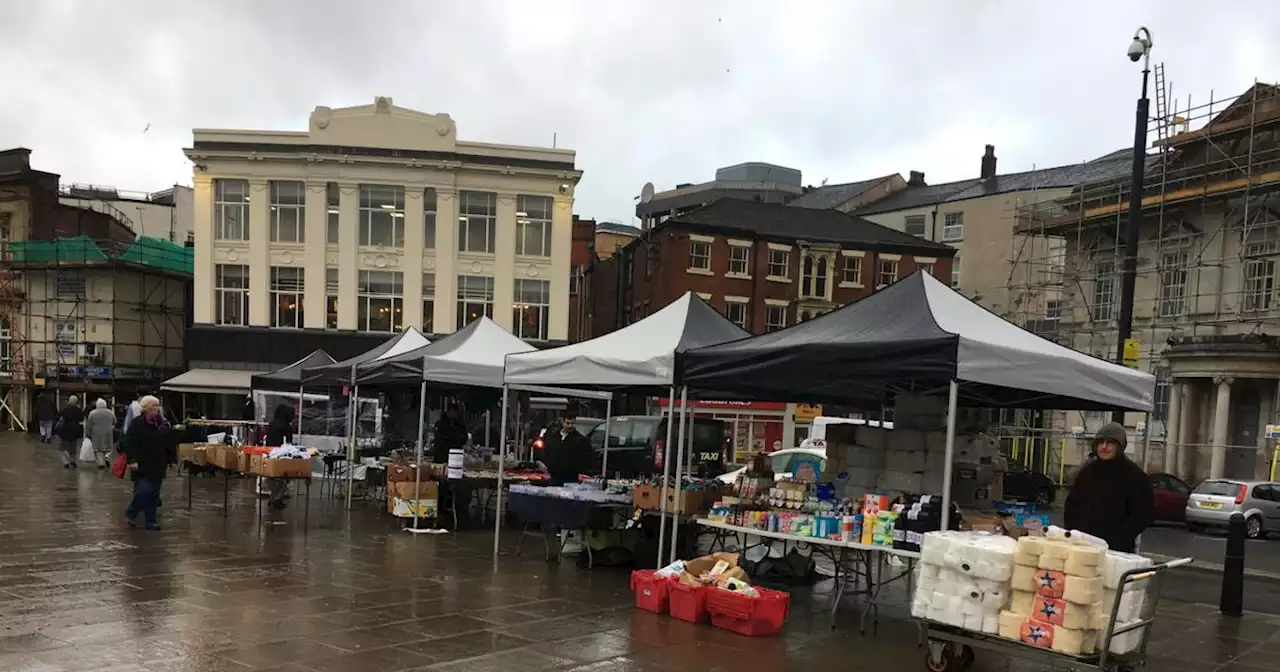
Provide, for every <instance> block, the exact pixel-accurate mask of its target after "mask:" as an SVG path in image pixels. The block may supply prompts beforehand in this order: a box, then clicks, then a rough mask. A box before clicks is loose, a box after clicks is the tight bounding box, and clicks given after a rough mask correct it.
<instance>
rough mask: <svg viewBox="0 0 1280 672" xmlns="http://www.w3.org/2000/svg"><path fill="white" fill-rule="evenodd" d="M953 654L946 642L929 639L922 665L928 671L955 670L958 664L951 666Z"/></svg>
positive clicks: (946, 671) (953, 660)
mask: <svg viewBox="0 0 1280 672" xmlns="http://www.w3.org/2000/svg"><path fill="white" fill-rule="evenodd" d="M954 662H955V656H953V655H952V654H951V645H950V644H948V643H947V642H938V641H934V640H930V641H929V647H928V649H926V650H925V652H924V666H925V669H927V670H929V672H956V670H957V669H958V668H959V665H956V666H955V667H952V664H953V663H954Z"/></svg>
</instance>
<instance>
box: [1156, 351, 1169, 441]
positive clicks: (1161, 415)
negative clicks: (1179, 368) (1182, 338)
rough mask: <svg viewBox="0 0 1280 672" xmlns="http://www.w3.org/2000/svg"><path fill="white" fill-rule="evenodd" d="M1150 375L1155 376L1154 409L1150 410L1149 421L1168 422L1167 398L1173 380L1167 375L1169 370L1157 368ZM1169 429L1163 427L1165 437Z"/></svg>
mask: <svg viewBox="0 0 1280 672" xmlns="http://www.w3.org/2000/svg"><path fill="white" fill-rule="evenodd" d="M1152 373H1154V374H1155V376H1156V389H1155V398H1154V399H1153V402H1154V403H1153V406H1154V408H1152V409H1151V419H1152V420H1154V421H1157V422H1160V423H1166V422H1168V421H1169V397H1170V395H1171V394H1172V393H1173V380H1172V377H1171V376H1170V375H1169V369H1166V368H1163V367H1162V368H1158V369H1156V370H1155V371H1153V372H1152ZM1168 433H1169V428H1168V427H1167V426H1166V427H1165V436H1168Z"/></svg>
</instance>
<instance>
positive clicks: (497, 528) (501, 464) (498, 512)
mask: <svg viewBox="0 0 1280 672" xmlns="http://www.w3.org/2000/svg"><path fill="white" fill-rule="evenodd" d="M506 444H507V386H506V385H503V386H502V420H500V421H499V422H498V494H497V498H498V499H497V503H496V504H494V510H493V571H495V572H496V571H498V541H499V540H500V539H501V538H502V483H503V481H505V480H506V474H507V445H506Z"/></svg>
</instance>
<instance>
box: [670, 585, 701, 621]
mask: <svg viewBox="0 0 1280 672" xmlns="http://www.w3.org/2000/svg"><path fill="white" fill-rule="evenodd" d="M707 592H708V589H707V588H706V587H705V586H686V585H684V584H683V583H680V582H678V581H672V582H671V586H670V588H668V593H667V599H668V602H669V603H670V607H671V616H672V618H678V619H680V620H682V621H689V622H690V623H705V622H706V620H707Z"/></svg>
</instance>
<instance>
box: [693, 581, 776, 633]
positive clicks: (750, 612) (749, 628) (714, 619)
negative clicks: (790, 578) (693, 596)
mask: <svg viewBox="0 0 1280 672" xmlns="http://www.w3.org/2000/svg"><path fill="white" fill-rule="evenodd" d="M756 591H757V592H759V593H760V595H759V597H750V596H748V595H743V594H741V593H735V592H731V591H728V590H720V589H718V588H712V589H709V590H708V591H707V613H709V614H711V625H714V626H715V627H717V628H720V629H722V630H729V631H731V632H736V633H738V634H739V635H746V636H748V637H764V636H768V635H776V634H778V633H779V632H781V631H782V624H783V623H784V622H786V620H787V611H788V610H789V609H790V607H791V594H790V593H784V592H781V591H777V590H769V589H768V588H756Z"/></svg>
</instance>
